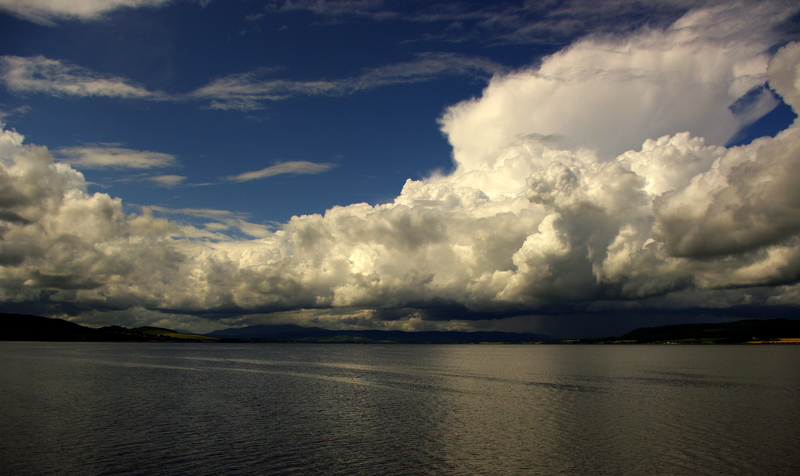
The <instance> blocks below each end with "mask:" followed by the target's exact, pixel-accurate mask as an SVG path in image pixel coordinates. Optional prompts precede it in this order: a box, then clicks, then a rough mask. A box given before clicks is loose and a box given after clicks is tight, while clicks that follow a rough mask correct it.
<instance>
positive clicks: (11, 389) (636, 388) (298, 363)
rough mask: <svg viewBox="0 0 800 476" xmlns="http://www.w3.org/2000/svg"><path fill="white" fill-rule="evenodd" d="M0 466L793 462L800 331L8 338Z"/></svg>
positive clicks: (0, 381) (307, 469) (676, 467)
mask: <svg viewBox="0 0 800 476" xmlns="http://www.w3.org/2000/svg"><path fill="white" fill-rule="evenodd" d="M0 359H1V360H0V362H2V366H0V472H2V473H3V474H19V475H49V474H52V475H55V474H86V475H91V474H163V475H175V474H189V475H194V474H198V475H199V474H237V475H238V474H259V475H260V474H278V475H280V474H298V475H300V474H302V475H308V474H326V475H327V474H331V475H336V474H342V475H350V474H355V475H359V474H364V475H373V474H376V475H377V474H400V475H402V474H408V475H419V474H434V475H435V474H453V475H467V474H469V475H477V474H491V475H494V474H497V475H512V474H543V475H550V474H575V475H589V474H591V475H602V474H609V475H612V474H613V475H618V474H637V475H639V474H665V475H675V474H692V475H695V474H697V475H703V474H709V475H733V474H748V475H749V474H752V475H756V474H759V475H760V474H771V475H782V474H786V475H789V474H796V472H797V467H798V464H800V454H798V449H800V346H521V345H520V346H501V345H482V346H477V345H452V346H425V345H303V344H300V345H293V344H253V345H250V344H230V345H229V344H119V343H116V344H104V343H31V342H0Z"/></svg>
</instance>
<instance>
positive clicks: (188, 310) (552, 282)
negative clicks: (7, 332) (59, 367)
mask: <svg viewBox="0 0 800 476" xmlns="http://www.w3.org/2000/svg"><path fill="white" fill-rule="evenodd" d="M732 8H733V7H732ZM737 12H738V13H737ZM764 12H765V10H754V11H749V12H743V11H740V10H736V9H735V8H733V9H725V8H712V9H705V10H700V11H694V12H690V13H688V14H687V15H686V16H685V17H683V18H681V19H680V20H678V21H677V22H676V23H675V24H673V25H671V26H669V27H667V28H664V29H652V28H646V29H643V30H637V31H636V32H634V33H632V34H630V35H629V36H628V37H626V38H624V39H623V38H619V37H614V38H605V37H603V38H600V37H593V38H591V39H585V40H582V41H579V42H576V43H575V44H574V45H572V46H571V47H570V48H567V49H565V50H563V51H562V52H560V53H558V54H556V55H552V56H550V57H548V58H546V59H544V61H543V62H542V64H541V66H540V67H539V68H536V69H533V70H529V71H519V72H514V73H509V74H507V75H505V76H498V77H496V78H495V79H493V80H492V82H491V83H490V84H489V85H488V86H487V88H486V89H485V90H484V92H483V95H482V96H481V97H480V98H476V99H474V100H470V101H466V102H463V103H461V104H458V105H455V106H453V107H452V108H451V109H449V110H448V112H447V113H446V114H445V116H444V117H443V119H442V127H443V130H445V131H446V132H447V134H448V138H449V140H450V141H451V143H452V145H453V147H454V160H455V161H456V165H457V167H456V169H455V170H454V171H453V172H452V173H450V174H447V175H444V174H434V175H432V176H430V177H428V178H426V179H424V180H408V181H406V183H405V185H404V187H403V189H402V192H401V193H400V195H399V196H398V197H396V198H395V199H394V200H393V201H392V202H390V203H384V204H379V205H369V204H366V203H359V204H351V205H347V206H336V207H332V208H331V209H329V210H327V211H326V212H325V213H324V214H312V215H303V216H295V217H292V219H290V220H289V221H288V222H287V223H284V224H282V225H280V226H278V227H268V226H265V225H260V224H253V223H249V222H248V221H247V219H248V217H247V216H246V215H243V214H238V213H233V212H229V211H224V210H209V209H181V210H170V209H165V208H159V207H143V208H142V210H141V212H140V213H133V214H126V213H124V211H123V204H122V202H121V200H119V199H115V198H112V197H111V196H109V195H107V194H103V193H94V194H89V193H87V191H86V188H87V184H86V182H85V179H84V177H83V175H82V174H81V173H80V172H78V171H76V170H75V169H74V168H72V167H71V166H70V165H69V164H66V163H59V162H56V161H54V159H53V157H52V154H50V152H49V151H48V150H47V149H46V148H43V147H37V146H34V145H26V144H24V143H23V137H22V136H21V135H20V134H18V133H16V132H14V131H3V133H2V135H0V237H2V240H0V264H2V266H0V300H2V301H3V302H6V303H15V302H17V303H19V302H29V303H32V302H35V303H38V304H39V305H41V306H47V307H48V309H50V312H51V313H52V314H58V313H66V312H68V313H73V314H79V315H80V314H81V313H82V312H85V311H82V309H84V310H85V309H93V310H94V311H92V312H91V313H87V314H86V319H92V322H95V323H98V322H100V319H101V316H99V314H98V313H99V312H101V311H102V312H112V313H114V314H113V316H112V317H114V316H122V315H125V316H129V318H130V319H132V320H133V321H135V322H138V323H142V322H146V321H148V320H149V321H150V322H162V321H159V320H157V316H161V317H163V318H164V319H175V322H176V323H178V324H180V325H182V326H189V325H192V326H194V325H196V322H197V321H196V320H195V319H205V320H208V321H217V322H225V323H227V324H236V323H237V322H239V321H238V319H239V318H242V319H243V320H242V321H241V322H245V321H246V320H247V319H255V318H256V317H252V316H264V315H268V316H271V317H269V318H270V319H273V318H274V319H275V320H276V322H277V321H281V320H284V321H282V322H285V321H286V320H289V321H291V320H292V319H297V320H299V321H301V322H304V323H313V322H315V321H314V320H315V319H316V320H317V322H320V323H324V325H325V326H326V327H337V326H339V327H347V326H352V327H359V326H373V327H381V328H408V329H411V328H413V329H425V328H446V327H447V326H451V325H452V326H457V327H459V328H464V327H470V326H471V324H470V322H471V320H473V321H475V320H477V321H478V322H481V323H482V324H481V325H485V322H487V320H489V319H493V318H494V319H504V318H508V317H512V316H518V317H517V318H518V319H522V318H523V317H525V316H534V317H530V318H531V319H534V318H535V316H545V315H546V316H563V315H567V314H572V315H580V316H584V317H585V316H591V315H596V314H598V313H601V314H604V315H608V314H611V313H617V312H623V313H627V314H631V313H637V312H647V311H650V312H662V313H672V314H675V313H678V312H681V311H682V310H691V311H692V312H696V311H697V310H698V309H707V310H708V312H709V313H712V312H713V313H723V312H728V311H730V312H740V311H741V310H742V309H745V308H746V309H749V310H752V309H754V308H759V307H760V308H763V309H766V310H769V309H776V307H775V306H796V305H797V304H798V303H799V302H800V299H798V296H800V284H799V283H800V194H798V193H797V192H796V190H795V189H796V188H797V187H796V186H794V184H796V183H797V182H798V181H800V166H798V163H797V162H798V157H800V128H798V126H797V125H796V124H794V125H792V126H791V127H789V128H788V129H786V130H784V131H782V132H780V133H779V134H777V135H776V136H775V137H764V138H761V139H757V140H755V141H753V142H752V143H750V144H748V145H744V146H739V147H725V146H724V143H725V141H726V140H727V138H728V137H730V136H731V135H732V134H734V133H735V132H736V130H737V127H741V126H742V125H743V124H746V123H747V122H748V121H752V120H754V119H755V118H757V117H758V115H759V114H763V113H764V111H765V110H767V109H768V107H762V106H758V107H755V108H752V107H751V108H750V109H749V110H747V111H744V112H742V111H739V112H738V113H737V112H734V111H732V110H731V108H730V106H731V105H733V104H737V102H738V101H739V100H740V98H742V97H743V96H748V97H754V96H755V97H756V98H757V100H756V101H755V102H754V104H760V103H762V102H763V103H764V104H766V106H769V104H770V101H771V100H772V99H770V98H771V93H770V95H769V97H767V96H766V95H767V92H764V91H763V90H762V89H759V88H763V85H764V83H768V84H769V85H770V86H771V87H773V88H774V89H775V91H776V93H777V94H778V95H780V96H781V97H782V98H784V99H785V100H786V101H787V102H788V103H789V104H790V105H791V106H792V107H793V108H795V109H796V108H798V106H799V104H798V97H800V86H799V85H800V79H799V76H800V68H798V62H800V46H798V45H797V44H794V43H792V44H789V45H787V46H785V47H783V48H781V49H779V50H778V51H777V52H776V53H775V55H774V56H773V57H771V58H770V57H769V56H768V55H767V54H766V53H764V52H765V51H769V47H770V46H772V45H771V44H770V43H769V41H767V39H768V38H769V37H770V35H771V33H770V31H772V30H771V29H770V28H769V25H770V24H771V23H770V22H774V21H780V19H779V18H777V19H776V18H773V17H769V16H768V17H767V18H766V19H765V18H762V17H760V16H759V15H761V14H766V13H764ZM734 20H736V21H734ZM748 38H749V40H748ZM754 91H755V92H754ZM761 95H764V97H765V98H763V99H762V98H760V96H761ZM739 104H741V103H739ZM733 109H736V108H733ZM746 109H747V108H746ZM609 124H611V125H612V126H614V127H609ZM631 144H632V145H631ZM317 165H319V164H317ZM281 166H283V167H284V168H283V169H281V170H283V171H284V172H286V171H288V170H292V167H293V166H285V165H284V164H278V166H277V167H281ZM301 169H302V167H301ZM298 170H299V169H298ZM268 171H270V168H268V169H265V170H263V171H257V172H250V173H248V174H249V175H247V174H242V175H240V176H238V177H243V178H245V179H247V178H257V177H261V176H268V175H270V174H271V173H274V172H275V169H272V171H271V172H268ZM245 234H246V235H248V236H243V235H245ZM142 310H146V311H147V312H144V311H142ZM737 310H738V311H737ZM748 312H749V311H748ZM174 316H189V317H187V319H186V320H185V321H179V320H178V318H176V317H174ZM78 319H80V317H79V318H78ZM525 319H528V317H525ZM133 321H131V322H133ZM445 322H446V323H445ZM193 323H194V324H193ZM162 325H166V326H167V327H169V325H167V324H165V323H163V322H162ZM199 327H200V326H198V328H199Z"/></svg>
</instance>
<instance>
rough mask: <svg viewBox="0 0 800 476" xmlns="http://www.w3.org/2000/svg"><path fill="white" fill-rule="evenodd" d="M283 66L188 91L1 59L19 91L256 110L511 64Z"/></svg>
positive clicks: (8, 81)
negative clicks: (310, 75)
mask: <svg viewBox="0 0 800 476" xmlns="http://www.w3.org/2000/svg"><path fill="white" fill-rule="evenodd" d="M278 69H279V68H269V67H265V68H258V69H256V70H254V71H250V72H246V73H236V74H229V75H227V76H224V77H221V78H218V79H215V80H213V81H211V82H210V83H209V84H208V85H206V86H203V87H201V88H199V89H196V90H194V91H192V92H189V93H187V94H175V95H168V94H165V93H163V92H160V91H150V90H148V89H146V88H145V87H143V86H140V85H137V84H135V83H134V82H132V81H130V80H128V79H125V78H119V77H115V76H111V75H106V74H103V73H99V72H96V71H93V70H90V69H88V68H84V67H81V66H77V65H72V64H69V63H66V62H63V61H60V60H54V59H49V58H46V57H44V56H35V57H20V56H2V57H0V83H2V84H4V85H5V86H6V88H7V89H8V90H9V91H11V92H14V93H18V94H49V95H52V96H57V97H115V98H120V99H140V100H147V101H197V100H201V101H205V100H209V101H210V103H209V105H208V106H207V107H208V108H210V109H223V110H240V111H250V110H255V109H262V108H263V107H264V105H263V102H264V101H278V100H283V99H289V98H293V97H309V96H343V95H347V94H353V93H355V92H358V91H364V90H369V89H375V88H379V87H385V86H391V85H395V84H408V83H421V82H426V81H433V80H435V79H437V78H440V77H443V76H472V77H481V78H487V79H488V78H489V77H491V76H492V75H494V74H495V73H497V72H501V71H504V70H505V69H506V68H505V67H504V66H503V65H501V64H499V63H495V62H493V61H490V60H488V59H485V58H479V57H470V56H464V55H458V54H453V53H420V54H418V55H417V57H416V59H414V60H412V61H407V62H402V63H395V64H389V65H384V66H380V67H377V68H373V69H370V70H367V71H365V72H364V73H363V74H361V75H359V76H353V77H349V78H342V79H333V80H313V81H297V80H292V79H265V76H267V75H269V74H273V73H274V72H275V71H277V70H278Z"/></svg>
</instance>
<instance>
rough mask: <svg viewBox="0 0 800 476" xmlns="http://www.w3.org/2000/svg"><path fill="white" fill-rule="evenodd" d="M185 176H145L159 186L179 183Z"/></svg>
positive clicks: (175, 185) (184, 179)
mask: <svg viewBox="0 0 800 476" xmlns="http://www.w3.org/2000/svg"><path fill="white" fill-rule="evenodd" d="M187 178H188V177H184V176H183V175H154V176H152V177H147V180H149V181H151V182H155V183H156V184H157V185H158V186H160V187H167V188H172V187H177V186H179V185H181V184H182V183H183V182H184V181H186V179H187Z"/></svg>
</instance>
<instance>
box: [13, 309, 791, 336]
mask: <svg viewBox="0 0 800 476" xmlns="http://www.w3.org/2000/svg"><path fill="white" fill-rule="evenodd" d="M0 340H6V341H61V342H75V341H83V342H251V343H254V342H258V343H261V342H297V343H387V344H388V343H392V344H760V343H764V344H775V343H782V344H783V343H794V344H800V320H798V319H749V320H743V321H735V322H724V323H712V324H678V325H668V326H660V327H642V328H639V329H635V330H633V331H631V332H628V333H627V334H624V335H622V336H619V337H606V338H602V339H577V340H556V339H552V338H550V337H548V336H546V335H542V334H532V333H516V332H461V331H429V332H405V331H381V330H330V329H323V328H320V327H302V326H297V325H292V324H284V325H256V326H249V327H242V328H238V329H224V330H218V331H214V332H211V333H208V334H205V335H201V334H186V333H181V332H177V331H174V330H171V329H165V328H161V327H149V326H148V327H136V328H132V329H129V328H126V327H121V326H106V327H100V328H92V327H87V326H83V325H80V324H76V323H74V322H69V321H65V320H63V319H53V318H47V317H40V316H29V315H21V314H2V313H0Z"/></svg>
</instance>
